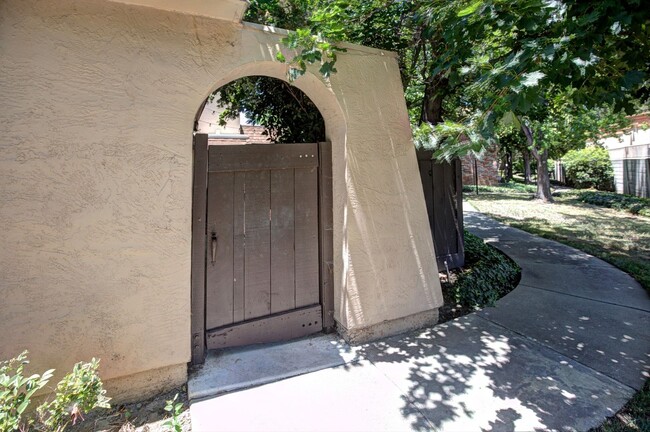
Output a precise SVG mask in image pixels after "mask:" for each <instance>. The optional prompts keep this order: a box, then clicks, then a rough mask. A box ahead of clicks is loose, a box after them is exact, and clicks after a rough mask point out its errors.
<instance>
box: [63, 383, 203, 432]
mask: <svg viewBox="0 0 650 432" xmlns="http://www.w3.org/2000/svg"><path fill="white" fill-rule="evenodd" d="M176 394H178V402H179V403H182V404H183V411H182V413H181V414H180V416H179V417H178V418H179V420H180V422H181V427H182V431H183V432H188V431H191V430H192V425H191V422H190V409H189V403H188V400H187V387H186V386H182V387H179V388H177V389H174V390H171V391H169V392H166V393H161V394H159V395H158V396H155V397H153V398H151V399H148V400H146V401H142V402H134V403H131V404H122V405H114V406H113V405H111V406H112V408H110V409H107V410H97V411H94V412H92V413H88V414H87V415H85V416H84V421H83V422H81V423H78V424H77V425H75V426H73V427H72V428H70V430H71V431H75V432H77V431H78V432H99V431H102V432H103V431H106V432H163V431H173V429H172V428H171V427H170V426H168V425H165V424H164V423H165V422H166V421H167V420H168V419H169V418H170V417H171V415H170V413H168V412H167V411H165V405H166V404H167V401H168V400H172V399H174V396H175V395H176ZM109 396H110V395H109Z"/></svg>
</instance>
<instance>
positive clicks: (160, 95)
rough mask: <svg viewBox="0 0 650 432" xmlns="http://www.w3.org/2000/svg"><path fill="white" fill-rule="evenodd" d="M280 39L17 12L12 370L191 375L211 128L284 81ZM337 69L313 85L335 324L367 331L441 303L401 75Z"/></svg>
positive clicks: (1, 212) (13, 0)
mask: <svg viewBox="0 0 650 432" xmlns="http://www.w3.org/2000/svg"><path fill="white" fill-rule="evenodd" d="M279 37H280V36H278V35H276V34H274V33H273V32H268V31H262V30H260V29H258V28H256V27H250V26H242V25H241V24H237V23H229V22H226V21H219V20H215V19H211V18H206V17H194V16H190V15H184V14H178V13H174V12H170V11H161V10H156V9H151V8H147V7H142V6H133V5H128V4H122V3H112V2H108V1H104V0H57V1H56V2H52V1H38V0H4V1H1V2H0V107H2V108H1V109H0V176H1V178H0V199H1V201H2V207H1V208H0V226H1V227H2V229H1V230H0V240H1V242H2V250H1V251H0V265H1V267H0V284H1V285H0V287H1V289H2V302H1V303H0V358H7V357H10V356H13V355H15V354H17V353H18V352H20V351H21V350H23V349H29V350H30V351H31V353H32V358H33V360H34V361H33V366H34V368H35V369H45V368H49V367H56V368H59V369H64V368H65V369H67V368H69V367H70V366H71V365H72V364H73V363H74V362H76V361H79V360H82V359H88V358H90V357H91V356H96V357H100V358H101V359H102V376H103V377H104V378H106V379H117V378H119V377H124V376H126V375H132V374H137V373H140V372H144V371H149V370H152V369H157V368H168V367H171V366H173V365H182V364H184V363H186V362H187V361H189V359H190V265H191V262H190V245H191V217H190V216H191V208H192V198H191V192H192V148H191V142H192V126H193V122H194V116H195V114H196V111H197V109H198V108H199V106H200V105H201V103H202V101H203V100H204V99H205V97H206V96H208V94H210V92H212V91H213V90H214V89H216V88H217V87H218V86H220V85H222V84H224V83H226V82H228V81H229V80H232V79H235V78H238V77H240V76H244V75H247V74H267V75H270V76H276V77H279V78H283V77H284V74H285V72H286V69H285V66H284V65H281V64H279V63H277V62H275V61H273V57H274V55H275V52H276V50H277V49H278V47H279V43H278V40H279ZM337 68H338V70H339V72H338V73H337V74H335V75H334V76H333V77H332V79H331V83H327V84H325V83H323V82H322V81H321V78H319V77H318V76H317V75H314V74H311V73H310V74H308V75H307V76H305V77H303V78H301V79H299V80H298V81H297V82H296V85H297V86H298V87H300V88H301V89H303V91H305V92H306V93H307V94H308V95H309V96H310V97H311V99H312V100H314V102H315V103H316V104H317V105H318V107H319V109H320V110H321V112H322V114H323V116H324V118H325V121H326V126H327V134H328V137H329V139H330V140H331V141H332V144H333V171H334V186H333V188H334V191H333V192H334V221H335V226H334V232H335V236H334V251H335V252H334V273H335V296H336V319H337V321H338V322H339V323H340V324H341V325H342V326H343V327H345V328H347V329H348V330H350V329H352V330H354V329H363V328H368V327H372V326H374V325H378V324H380V323H382V322H386V321H390V320H394V319H396V318H400V317H405V316H411V315H414V314H418V313H421V312H423V311H427V310H432V309H435V308H436V307H438V306H439V305H440V304H441V303H442V298H441V295H440V286H439V282H438V278H437V268H436V264H435V259H434V253H433V245H432V242H431V237H430V233H429V228H428V221H427V216H426V209H425V205H424V200H423V194H422V188H421V185H420V183H419V182H420V180H419V176H418V170H417V163H416V159H415V153H414V150H413V146H412V145H411V143H410V128H409V124H408V117H407V112H406V107H405V104H404V99H403V94H402V88H401V84H400V80H399V72H398V69H397V62H396V59H395V58H394V56H393V55H391V54H389V53H381V52H379V51H375V50H367V49H355V48H354V47H352V49H350V50H349V51H348V53H346V54H342V55H341V56H340V60H339V63H338V65H337ZM174 376H177V379H181V378H178V377H179V376H180V375H178V373H176V375H174ZM128 381H129V380H128V379H126V380H125V379H123V380H122V382H125V383H128ZM116 382H117V381H116ZM125 385H128V384H125Z"/></svg>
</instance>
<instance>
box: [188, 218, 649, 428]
mask: <svg viewBox="0 0 650 432" xmlns="http://www.w3.org/2000/svg"><path fill="white" fill-rule="evenodd" d="M465 224H466V227H467V229H468V230H470V231H471V232H473V233H474V234H476V235H479V236H480V237H483V238H484V239H486V240H487V241H488V242H490V243H491V244H492V245H494V246H496V247H497V248H499V249H501V250H502V251H504V252H505V253H507V254H508V255H509V256H511V257H512V258H513V259H514V260H515V261H516V262H517V263H518V264H519V265H520V266H521V267H522V280H521V283H520V285H519V287H518V288H516V289H515V290H514V291H513V292H511V293H510V294H508V295H507V296H505V297H504V298H503V299H501V300H500V301H499V302H498V304H497V306H496V307H494V308H486V309H484V310H482V311H480V312H477V313H474V314H471V315H468V316H465V317H463V318H460V319H457V320H454V321H450V322H448V323H445V324H441V325H438V326H435V327H433V328H429V329H424V330H421V331H417V332H413V333H410V334H406V335H401V336H397V337H393V338H390V339H386V340H383V341H380V342H377V343H373V344H368V345H364V346H361V347H355V348H350V347H348V346H347V345H345V344H340V343H338V344H336V346H337V349H338V350H339V352H340V357H341V362H340V363H341V365H339V366H336V367H328V368H324V369H322V370H318V371H315V372H311V373H306V374H303V375H300V376H295V377H293V378H288V379H285V380H282V381H278V382H274V383H271V384H266V385H263V386H259V387H256V388H252V389H248V390H242V391H238V392H234V393H228V394H224V395H221V396H219V397H215V398H212V399H207V400H203V401H198V402H194V403H193V404H192V406H191V416H192V425H193V430H194V431H218V430H224V431H235V430H251V431H252V430H255V431H258V430H276V431H290V430H296V431H308V430H323V431H329V430H331V431H381V430H386V431H397V430H419V431H428V430H444V431H451V430H457V431H472V430H475V431H479V430H489V431H497V430H498V431H532V430H563V431H564V430H579V431H584V430H587V429H589V428H590V427H593V426H596V425H598V424H599V423H601V422H602V420H603V419H604V418H605V417H607V416H609V415H612V414H613V413H615V412H616V411H617V410H618V409H619V408H621V407H622V406H623V405H624V404H625V402H626V401H627V400H628V399H629V398H630V397H631V396H632V395H633V394H634V392H635V390H636V389H639V388H641V387H642V386H643V383H644V381H645V379H646V378H647V377H648V376H650V332H649V331H648V329H650V297H649V296H648V294H647V293H646V292H645V291H644V290H643V289H642V288H641V287H640V286H639V284H638V283H636V282H635V281H634V280H633V279H632V278H631V277H629V276H628V275H626V274H625V273H623V272H621V271H620V270H617V269H616V268H614V267H612V266H611V265H609V264H607V263H605V262H603V261H601V260H599V259H596V258H594V257H592V256H590V255H587V254H585V253H582V252H580V251H577V250H575V249H572V248H570V247H567V246H564V245H561V244H558V243H555V242H553V241H549V240H544V239H540V238H538V237H535V236H532V235H530V234H527V233H525V232H523V231H520V230H517V229H513V228H508V227H506V226H504V225H501V224H499V223H497V222H495V221H494V220H492V219H489V218H487V217H485V216H483V215H481V214H480V213H476V212H473V211H470V212H466V213H465ZM302 355H304V356H309V355H310V352H309V350H308V349H305V350H304V351H303V353H302Z"/></svg>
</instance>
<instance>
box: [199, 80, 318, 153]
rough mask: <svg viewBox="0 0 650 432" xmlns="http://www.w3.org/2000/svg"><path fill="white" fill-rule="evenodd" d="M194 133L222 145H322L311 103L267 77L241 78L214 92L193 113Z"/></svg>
mask: <svg viewBox="0 0 650 432" xmlns="http://www.w3.org/2000/svg"><path fill="white" fill-rule="evenodd" d="M194 131H195V132H196V133H207V134H209V135H212V138H213V139H221V140H223V141H224V143H227V142H228V141H226V140H228V139H239V140H245V142H246V143H258V144H263V143H310V142H311V143H314V142H322V141H325V121H324V119H323V116H322V115H321V114H320V112H319V111H318V108H317V107H316V105H314V103H313V102H312V101H311V99H310V98H309V97H308V96H307V95H306V94H305V93H304V92H302V91H301V90H299V89H298V88H296V87H294V86H292V85H291V84H289V83H288V82H286V81H283V80H279V79H277V78H272V77H267V76H247V77H243V78H240V79H238V80H235V81H232V82H230V83H228V84H226V85H224V86H222V87H220V88H218V89H217V90H215V91H214V92H213V93H212V94H211V95H210V96H208V98H207V99H206V100H205V103H204V106H203V109H202V110H200V111H199V113H197V118H196V122H195V125H194ZM237 135H243V136H237ZM244 136H246V138H244ZM233 143H235V142H234V141H233Z"/></svg>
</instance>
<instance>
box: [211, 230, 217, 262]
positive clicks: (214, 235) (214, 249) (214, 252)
mask: <svg viewBox="0 0 650 432" xmlns="http://www.w3.org/2000/svg"><path fill="white" fill-rule="evenodd" d="M216 260H217V233H214V232H213V233H212V262H215V261H216Z"/></svg>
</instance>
